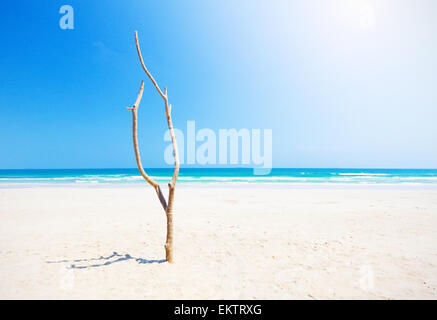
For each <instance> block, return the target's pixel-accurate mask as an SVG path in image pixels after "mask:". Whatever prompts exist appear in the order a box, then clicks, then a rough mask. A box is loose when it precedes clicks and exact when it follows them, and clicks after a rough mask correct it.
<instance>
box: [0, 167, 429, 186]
mask: <svg viewBox="0 0 437 320" xmlns="http://www.w3.org/2000/svg"><path fill="white" fill-rule="evenodd" d="M147 172H148V174H149V175H151V176H152V177H153V178H154V179H155V180H157V181H158V182H162V183H164V182H166V181H168V180H169V179H170V177H171V175H172V173H173V171H172V169H148V170H147ZM133 183H144V181H143V179H142V177H141V176H140V174H139V172H138V170H137V169H22V170H0V186H7V185H11V184H13V185H22V184H26V185H28V184H69V185H71V184H74V185H78V184H86V185H91V184H133ZM178 183H182V184H189V183H234V184H249V183H250V184H255V183H274V184H335V185H340V184H363V185H364V184H378V185H381V184H383V185H398V184H405V185H407V184H410V185H420V184H422V185H433V184H435V185H437V169H299V168H274V169H272V171H271V172H270V173H269V174H268V175H254V174H253V170H252V169H250V168H232V169H224V168H220V169H217V168H201V169H200V168H196V169H194V168H182V169H181V170H180V174H179V179H178Z"/></svg>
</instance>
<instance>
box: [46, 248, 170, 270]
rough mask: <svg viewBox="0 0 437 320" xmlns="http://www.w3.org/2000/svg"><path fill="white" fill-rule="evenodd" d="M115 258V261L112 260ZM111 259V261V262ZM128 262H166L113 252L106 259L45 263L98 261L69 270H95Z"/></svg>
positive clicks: (73, 266) (63, 261) (73, 265)
mask: <svg viewBox="0 0 437 320" xmlns="http://www.w3.org/2000/svg"><path fill="white" fill-rule="evenodd" d="M113 258H115V259H113ZM111 259H113V260H111ZM128 260H135V261H136V262H138V263H139V264H145V263H164V262H166V260H165V259H161V260H148V259H143V258H135V257H132V256H131V255H129V254H118V253H117V252H114V253H113V254H111V255H110V256H108V257H104V256H101V257H100V258H91V259H75V260H59V261H46V263H72V262H76V263H77V262H92V261H99V262H101V263H94V264H90V265H86V266H77V265H75V264H72V265H71V266H70V267H69V269H88V268H97V267H103V266H109V265H111V264H113V263H117V262H122V261H128Z"/></svg>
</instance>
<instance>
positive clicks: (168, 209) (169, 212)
mask: <svg viewBox="0 0 437 320" xmlns="http://www.w3.org/2000/svg"><path fill="white" fill-rule="evenodd" d="M135 44H136V46H137V52H138V57H139V58H140V62H141V66H142V67H143V69H144V71H145V72H146V74H147V76H148V77H149V78H150V80H151V81H152V83H153V85H154V86H155V88H156V90H157V91H158V93H159V95H160V96H161V97H162V99H164V107H165V116H166V118H167V125H168V129H169V131H170V136H171V142H172V145H173V155H174V171H173V177H172V179H171V181H170V182H169V184H168V201H166V200H165V197H164V195H163V194H162V191H161V188H160V186H159V184H158V183H157V182H156V181H155V180H153V179H152V178H151V177H150V176H149V175H148V174H147V173H146V172H145V171H144V168H143V165H142V163H141V157H140V151H139V148H138V135H137V120H138V119H137V118H138V117H137V116H138V114H137V113H138V107H139V105H140V102H141V98H142V96H143V89H144V81H141V87H140V91H139V92H138V97H137V100H136V101H135V104H134V105H133V107H132V108H127V109H128V110H130V111H132V121H133V142H134V150H135V158H136V161H137V166H138V170H139V171H140V173H141V176H142V177H143V178H144V179H145V180H146V181H147V182H148V183H149V184H150V185H151V186H152V187H153V188H154V189H155V191H156V194H157V196H158V198H159V201H160V202H161V205H162V207H163V208H164V210H165V213H166V217H167V240H166V243H165V252H166V260H167V261H168V262H170V263H171V262H172V261H173V203H174V190H175V186H176V181H177V178H178V174H179V155H178V148H177V142H176V136H175V133H174V129H173V122H172V119H171V105H169V103H168V97H167V88H164V93H163V92H162V91H161V89H160V88H159V86H158V84H157V83H156V81H155V79H154V78H153V76H152V75H151V74H150V72H149V71H148V70H147V68H146V66H145V65H144V61H143V57H142V56H141V50H140V45H139V43H138V33H137V31H135Z"/></svg>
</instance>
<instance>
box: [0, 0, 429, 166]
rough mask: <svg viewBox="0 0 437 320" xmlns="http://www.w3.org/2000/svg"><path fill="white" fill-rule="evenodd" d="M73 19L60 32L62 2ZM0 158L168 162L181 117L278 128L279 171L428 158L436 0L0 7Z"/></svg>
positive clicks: (171, 0)
mask: <svg viewBox="0 0 437 320" xmlns="http://www.w3.org/2000/svg"><path fill="white" fill-rule="evenodd" d="M64 4H68V5H71V6H72V7H73V9H74V29H72V30H63V29H61V28H60V26H59V20H60V19H61V17H62V14H60V13H59V9H60V7H61V6H62V5H64ZM0 6H1V11H0V12H1V13H0V35H1V40H2V41H1V43H2V45H1V47H2V50H0V69H1V70H2V80H1V81H0V150H1V157H0V168H4V169H8V168H124V167H132V168H133V167H135V166H136V164H135V157H134V153H133V148H132V137H131V136H132V134H131V126H132V119H131V113H130V112H129V111H126V107H130V106H132V104H133V103H134V102H135V99H136V96H137V93H138V89H139V86H140V83H141V80H145V89H144V94H143V99H142V102H141V105H140V108H139V141H140V146H141V153H142V160H143V164H144V166H145V167H167V165H166V164H165V162H164V156H163V154H164V150H165V148H166V147H167V146H168V142H164V138H163V137H164V132H165V130H166V129H167V126H166V122H165V115H164V107H163V103H162V99H161V98H160V97H159V96H158V94H157V92H156V91H155V89H154V87H153V85H152V84H151V82H150V81H149V79H148V78H146V75H145V73H144V71H143V70H142V68H141V66H140V64H139V60H138V56H137V53H136V49H135V42H134V31H135V30H138V33H139V39H140V45H141V48H142V53H143V58H144V61H145V64H146V65H147V66H148V68H149V70H150V71H151V73H152V74H153V75H154V77H155V79H156V80H157V82H158V84H159V85H160V86H161V87H164V86H166V87H167V88H168V94H169V100H170V102H171V104H172V106H173V109H172V114H173V122H174V124H175V127H177V128H180V129H182V130H185V127H186V123H187V121H190V120H194V121H195V122H196V128H197V129H201V128H209V129H212V130H214V131H217V132H218V130H219V129H229V128H235V129H242V128H247V129H249V130H251V129H261V130H263V129H272V136H273V138H272V139H273V167H316V168H322V167H325V168H326V167H328V168H333V167H355V168H436V167H437V125H436V119H437V41H436V32H437V19H436V16H437V1H434V0H418V1H408V0H374V1H372V0H368V1H365V0H357V1H352V0H350V1H347V0H331V1H327V0H305V1H304V0H301V1H291V0H276V1H267V0H263V1H250V0H243V1H231V0H226V1H224V0H221V1H214V0H211V1H200V0H198V1H191V0H185V1H176V0H168V1H140V0H135V1H94V0H93V1H66V2H65V1H23V0H19V1H3V2H2V4H1V5H0Z"/></svg>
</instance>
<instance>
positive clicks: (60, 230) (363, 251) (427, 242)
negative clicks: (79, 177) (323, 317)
mask: <svg viewBox="0 0 437 320" xmlns="http://www.w3.org/2000/svg"><path fill="white" fill-rule="evenodd" d="M175 201H176V202H175V217H174V219H175V263H174V264H168V263H162V259H163V258H164V256H165V253H164V248H163V244H164V242H165V221H166V220H165V216H164V213H163V211H162V208H161V207H160V204H159V202H158V200H157V199H156V196H155V194H154V191H153V190H152V189H151V188H150V187H149V186H146V185H144V186H139V185H138V186H129V187H32V188H3V189H0V299H24V298H26V299H28V298H30V299H39V298H48V299H56V298H60V299H76V298H83V299H97V298H99V299H100V298H103V299H155V298H156V299H158V298H159V299H176V298H178V299H235V298H241V299H295V298H299V299H327V298H328V299H418V298H423V299H436V298H437V290H436V289H437V190H435V189H434V190H433V189H420V188H416V189H413V188H412V189H405V188H403V189H396V188H391V189H389V188H378V189H373V188H372V187H368V188H355V189H342V188H338V189H333V188H330V189H324V188H311V187H307V188H296V187H294V188H293V187H291V186H290V187H278V188H270V187H263V186H257V187H232V188H228V187H226V186H221V187H220V186H208V187H201V186H194V185H193V186H182V187H178V189H177V190H176V200H175Z"/></svg>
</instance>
